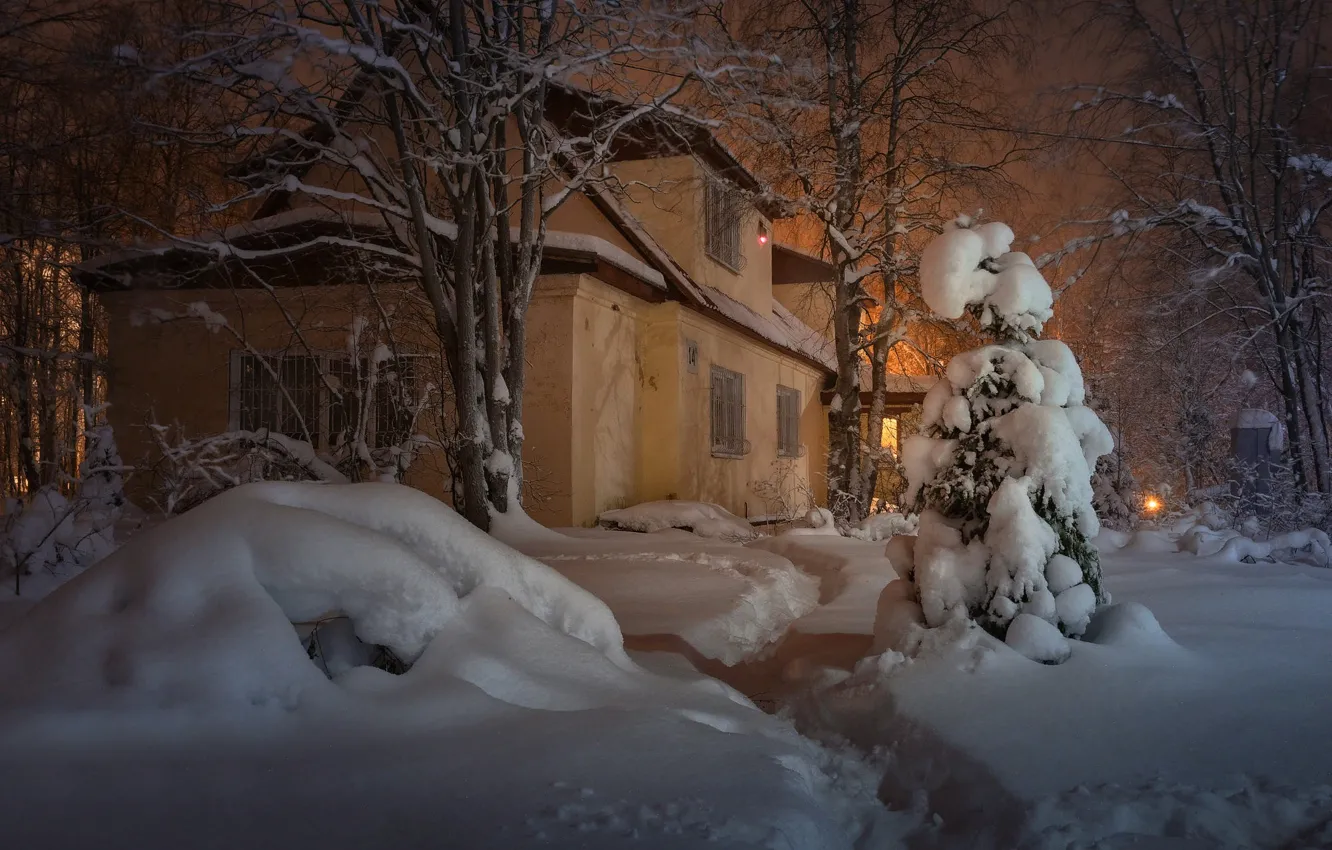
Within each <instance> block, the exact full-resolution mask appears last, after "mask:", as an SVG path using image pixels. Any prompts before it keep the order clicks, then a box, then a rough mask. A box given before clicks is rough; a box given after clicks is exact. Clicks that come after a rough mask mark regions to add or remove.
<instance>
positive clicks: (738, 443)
mask: <svg viewBox="0 0 1332 850" xmlns="http://www.w3.org/2000/svg"><path fill="white" fill-rule="evenodd" d="M711 401H712V453H713V454H714V455H718V456H721V457H743V456H744V454H745V376H744V375H742V374H740V373H739V372H732V371H731V370H729V369H723V368H722V367H720V366H713V367H712V387H711Z"/></svg>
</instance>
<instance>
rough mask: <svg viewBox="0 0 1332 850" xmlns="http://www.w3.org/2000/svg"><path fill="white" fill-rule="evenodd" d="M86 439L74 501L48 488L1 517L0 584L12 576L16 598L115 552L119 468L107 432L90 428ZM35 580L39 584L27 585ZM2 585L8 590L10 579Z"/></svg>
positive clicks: (121, 497)
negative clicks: (29, 577) (15, 575)
mask: <svg viewBox="0 0 1332 850" xmlns="http://www.w3.org/2000/svg"><path fill="white" fill-rule="evenodd" d="M90 412H91V409H90ZM87 439H88V450H87V453H86V454H85V455H84V459H83V462H82V463H81V464H80V465H79V482H78V494H77V495H76V496H75V497H74V498H73V499H66V498H65V497H64V496H63V495H61V493H60V491H59V490H58V489H57V488H56V487H54V486H48V487H43V488H42V489H40V490H38V491H37V492H36V493H34V494H33V495H32V497H31V498H29V499H27V500H26V501H22V500H19V499H7V500H6V502H5V506H4V508H5V509H4V513H3V514H0V580H4V579H7V578H9V577H10V576H12V575H13V574H14V572H16V571H17V572H18V573H19V576H18V578H19V581H18V590H19V594H20V595H21V596H24V597H32V598H36V597H37V596H40V595H42V594H44V593H45V592H47V591H49V590H50V589H51V588H52V587H54V586H55V585H56V584H59V583H60V582H63V581H67V580H68V579H69V578H71V577H72V576H74V575H76V574H77V573H78V572H79V571H80V570H83V569H85V568H87V567H88V566H90V565H92V564H94V563H96V562H97V561H98V560H99V559H101V558H103V557H105V556H106V555H107V554H109V553H110V552H111V551H112V550H114V549H115V548H116V541H115V525H116V521H117V520H119V519H120V516H121V513H122V512H123V510H124V507H125V489H124V481H123V479H122V476H121V473H122V472H123V470H124V465H123V463H122V461H121V459H120V453H119V452H118V451H117V449H116V441H115V439H114V437H113V436H112V434H111V429H110V428H109V427H107V426H105V425H102V426H95V427H89V428H88V431H87ZM34 575H35V576H39V577H40V578H41V580H39V581H37V582H29V581H27V580H26V577H28V576H34ZM7 584H8V585H9V587H10V589H13V587H14V582H13V581H12V580H10V581H8V582H7ZM25 584H26V585H27V587H26V588H25Z"/></svg>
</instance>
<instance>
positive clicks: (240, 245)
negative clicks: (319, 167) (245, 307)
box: [77, 206, 666, 290]
mask: <svg viewBox="0 0 1332 850" xmlns="http://www.w3.org/2000/svg"><path fill="white" fill-rule="evenodd" d="M316 224H318V225H332V226H336V227H342V228H346V229H348V230H352V231H359V232H373V233H379V234H386V232H387V227H386V225H385V221H384V217H383V216H382V215H380V214H378V213H373V212H365V211H351V212H341V211H338V210H332V209H328V208H326V207H317V206H306V207H296V208H294V209H288V210H283V211H282V212H279V213H275V214H273V215H270V216H265V217H264V218H260V219H255V220H253V221H246V222H242V223H240V224H236V225H233V226H231V227H228V228H226V229H225V230H220V231H213V232H211V233H204V234H200V235H199V236H196V237H188V238H181V237H177V238H172V239H165V240H162V241H159V242H154V243H151V244H146V245H134V246H130V247H127V248H124V249H122V250H120V251H116V252H113V253H109V254H104V255H102V256H100V257H94V258H93V259H91V260H88V261H87V262H85V263H83V264H81V265H80V266H79V267H78V269H77V273H79V274H83V275H90V276H92V275H98V274H116V273H117V271H118V270H116V269H115V267H116V266H120V265H124V264H129V263H135V262H138V261H143V260H148V259H151V258H154V257H165V256H166V255H168V254H171V253H173V252H178V253H181V254H199V255H207V256H213V257H228V256H236V257H240V258H245V248H246V247H248V246H249V245H251V244H252V243H253V240H256V239H259V238H261V237H264V236H274V235H277V234H281V233H287V232H290V231H293V230H298V229H301V228H303V227H306V226H308V225H316ZM431 229H432V231H433V232H435V233H436V235H439V236H442V237H445V238H449V237H451V236H452V235H453V233H454V229H453V227H452V222H448V221H438V222H436V223H435V224H434V226H432V228H431ZM517 236H518V231H517V228H514V229H513V238H514V239H517ZM546 249H547V250H548V251H556V252H563V253H572V254H578V255H582V256H586V257H595V258H596V259H598V260H600V261H602V262H605V263H607V264H608V265H611V266H614V267H615V268H617V269H619V270H620V271H623V272H626V273H627V274H630V275H632V276H634V277H635V278H637V279H639V280H641V281H643V282H644V283H646V284H648V285H649V286H652V287H653V288H655V289H661V290H665V289H666V280H665V278H664V277H663V276H662V274H661V272H659V271H657V270H656V269H654V268H652V267H651V266H649V265H648V264H647V263H644V262H643V261H642V260H640V259H638V258H637V257H635V256H633V255H632V254H630V253H629V252H628V251H625V250H624V249H623V248H620V247H619V246H617V245H613V244H611V243H610V242H607V241H606V240H605V239H602V238H601V237H599V236H593V235H592V234H589V233H570V232H565V231H560V230H551V231H547V233H546ZM119 271H123V270H119Z"/></svg>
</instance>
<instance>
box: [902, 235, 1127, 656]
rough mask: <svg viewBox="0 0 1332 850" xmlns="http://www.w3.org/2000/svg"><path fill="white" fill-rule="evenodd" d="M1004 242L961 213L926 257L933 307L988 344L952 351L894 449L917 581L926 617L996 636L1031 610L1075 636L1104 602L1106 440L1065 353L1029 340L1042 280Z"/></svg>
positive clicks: (1034, 332) (1045, 306)
mask: <svg viewBox="0 0 1332 850" xmlns="http://www.w3.org/2000/svg"><path fill="white" fill-rule="evenodd" d="M1012 239H1013V233H1012V231H1011V230H1010V229H1009V228H1008V227H1007V226H1006V225H1003V224H999V223H992V224H986V225H982V226H980V227H970V226H968V224H967V222H965V221H962V222H959V224H958V225H956V226H953V227H950V228H949V229H947V230H945V231H944V232H943V233H942V234H941V235H939V236H938V237H937V238H936V239H935V240H934V241H933V242H932V243H931V244H930V245H929V246H928V247H927V248H926V249H925V251H924V253H923V254H922V257H921V264H920V276H921V285H922V289H923V294H924V296H925V300H926V302H927V303H928V304H929V305H930V307H931V309H933V310H934V311H935V312H936V313H938V314H940V315H941V316H943V317H944V318H949V319H956V318H959V317H961V316H962V315H963V314H964V313H969V314H970V315H971V316H973V317H974V318H975V319H976V321H977V322H978V324H979V326H980V328H981V329H982V330H983V331H986V332H988V333H990V334H992V335H993V336H994V337H995V339H996V341H995V343H994V344H992V345H986V346H984V347H981V348H978V349H975V350H973V351H968V352H965V353H963V354H960V355H958V356H956V357H954V358H953V359H952V361H951V362H950V363H949V364H948V368H947V371H946V376H945V380H942V381H940V382H939V383H938V384H936V385H935V387H934V388H933V389H931V390H930V392H929V393H928V394H927V395H926V397H925V401H924V405H923V412H922V422H921V424H922V427H923V433H921V434H919V435H915V436H913V437H911V438H909V439H908V440H907V442H906V444H905V446H904V447H903V463H904V465H905V466H906V469H907V476H908V479H909V484H910V486H909V489H908V493H907V497H908V503H909V504H912V503H914V506H915V508H916V510H917V511H918V512H919V513H920V528H919V532H918V537H917V540H916V544H915V552H914V564H915V565H914V575H913V579H914V591H915V597H916V600H917V601H918V602H919V604H920V607H921V612H922V616H923V618H924V621H925V625H927V626H930V627H936V626H940V625H943V624H944V623H945V622H947V621H949V620H950V619H953V618H956V617H959V616H962V617H966V618H970V619H972V620H974V621H975V622H977V623H979V624H980V625H981V626H983V627H984V628H985V629H986V630H987V631H989V632H991V633H993V634H995V635H996V636H998V637H1003V636H1004V635H1005V634H1006V633H1007V632H1008V629H1009V625H1010V623H1012V622H1013V621H1014V619H1015V618H1016V617H1018V615H1020V614H1024V613H1026V614H1032V615H1033V616H1035V617H1036V618H1038V619H1041V620H1044V621H1046V622H1047V623H1049V624H1051V625H1052V626H1058V628H1059V629H1060V630H1061V631H1062V632H1063V633H1064V634H1066V635H1071V636H1076V635H1078V634H1080V633H1081V632H1082V631H1083V630H1084V629H1085V628H1086V624H1087V622H1088V620H1089V619H1090V617H1091V614H1092V611H1093V610H1094V609H1095V607H1096V605H1097V604H1098V603H1100V602H1104V601H1106V599H1107V595H1106V593H1105V591H1104V589H1103V588H1102V586H1101V566H1100V560H1099V557H1098V555H1097V552H1096V549H1095V547H1094V546H1093V545H1092V544H1091V542H1090V541H1091V538H1092V537H1094V536H1095V535H1096V534H1097V532H1098V531H1099V529H1100V525H1099V522H1098V520H1097V516H1096V512H1095V510H1094V509H1093V506H1092V501H1093V491H1092V483H1091V482H1092V469H1093V468H1094V466H1095V464H1096V460H1097V458H1099V457H1101V456H1102V455H1104V454H1105V453H1106V452H1108V451H1110V449H1111V448H1112V446H1113V441H1112V439H1111V437H1110V433H1109V431H1108V430H1107V429H1106V427H1105V426H1104V425H1103V424H1102V423H1101V420H1100V419H1099V417H1097V415H1096V414H1095V413H1094V412H1093V411H1092V410H1091V409H1090V408H1087V407H1086V406H1084V399H1085V389H1084V385H1083V379H1082V372H1081V370H1080V369H1079V367H1078V363H1077V360H1076V358H1075V357H1074V356H1073V353H1072V351H1070V350H1069V348H1068V346H1067V345H1065V344H1064V343H1062V342H1060V341H1058V340H1042V339H1039V338H1038V336H1039V334H1040V331H1041V328H1042V326H1043V325H1044V323H1045V322H1046V320H1048V319H1049V318H1050V316H1051V315H1052V309H1051V305H1052V297H1051V293H1050V288H1049V286H1048V285H1047V284H1046V282H1045V279H1044V278H1043V277H1042V276H1041V274H1040V272H1038V271H1037V270H1036V268H1035V267H1034V266H1033V265H1032V262H1031V260H1030V259H1029V258H1028V257H1027V256H1026V255H1025V254H1022V253H1016V252H1010V251H1009V247H1010V245H1011V243H1012ZM1036 632H1037V630H1036V629H1035V628H1034V627H1028V628H1024V631H1023V635H1024V640H1027V639H1032V640H1028V642H1036V643H1039V641H1036V640H1035V639H1034V636H1035V635H1036ZM1042 645H1043V644H1042Z"/></svg>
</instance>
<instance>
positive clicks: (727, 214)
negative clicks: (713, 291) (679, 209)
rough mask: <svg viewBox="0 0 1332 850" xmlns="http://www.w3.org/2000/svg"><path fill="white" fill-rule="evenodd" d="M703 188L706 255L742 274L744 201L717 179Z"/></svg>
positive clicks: (705, 184) (708, 180)
mask: <svg viewBox="0 0 1332 850" xmlns="http://www.w3.org/2000/svg"><path fill="white" fill-rule="evenodd" d="M704 186H705V189H704V196H705V197H704V203H703V219H704V221H703V224H704V228H705V230H706V232H707V239H706V244H705V249H706V251H707V254H708V256H709V257H711V258H712V259H714V260H716V261H717V262H719V263H721V264H722V265H723V266H726V267H727V268H728V269H731V270H732V271H739V270H740V219H741V218H742V216H743V213H744V205H743V199H742V198H741V196H740V193H739V192H737V191H735V190H734V189H732V188H731V187H730V186H728V185H727V184H726V183H725V182H723V181H721V180H719V179H717V178H716V177H708V178H707V179H706V180H705V181H704Z"/></svg>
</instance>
